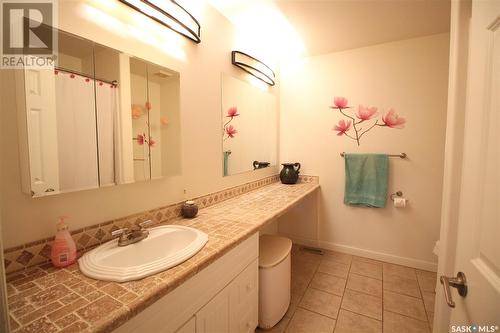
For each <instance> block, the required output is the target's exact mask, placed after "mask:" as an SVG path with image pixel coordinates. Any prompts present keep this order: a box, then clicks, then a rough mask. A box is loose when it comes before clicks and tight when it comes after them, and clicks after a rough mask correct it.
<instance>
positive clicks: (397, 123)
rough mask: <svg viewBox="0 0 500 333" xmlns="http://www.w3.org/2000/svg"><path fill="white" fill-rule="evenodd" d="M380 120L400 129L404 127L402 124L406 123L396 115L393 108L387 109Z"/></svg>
mask: <svg viewBox="0 0 500 333" xmlns="http://www.w3.org/2000/svg"><path fill="white" fill-rule="evenodd" d="M382 121H383V122H384V124H385V126H388V127H391V128H400V129H401V128H404V127H405V125H404V124H405V123H406V119H405V118H403V117H400V116H398V114H397V113H396V112H395V111H394V110H393V109H389V111H388V112H387V113H386V114H385V115H384V116H383V117H382Z"/></svg>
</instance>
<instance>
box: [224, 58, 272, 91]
mask: <svg viewBox="0 0 500 333" xmlns="http://www.w3.org/2000/svg"><path fill="white" fill-rule="evenodd" d="M231 63H232V64H233V65H235V66H237V67H239V68H241V69H243V70H244V71H245V72H247V73H248V74H250V75H252V76H255V77H256V78H258V79H259V80H261V81H264V82H265V83H267V84H268V85H270V86H274V84H275V82H274V80H275V75H274V72H273V70H272V69H271V68H270V67H269V66H268V65H266V64H265V63H263V62H262V61H260V60H258V59H256V58H254V57H252V56H251V55H248V54H246V53H243V52H241V51H233V52H231Z"/></svg>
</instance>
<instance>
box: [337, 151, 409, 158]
mask: <svg viewBox="0 0 500 333" xmlns="http://www.w3.org/2000/svg"><path fill="white" fill-rule="evenodd" d="M340 156H341V157H344V156H345V152H342V153H340ZM387 156H389V157H399V158H407V157H408V155H406V153H401V154H388V155H387Z"/></svg>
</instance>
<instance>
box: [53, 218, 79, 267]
mask: <svg viewBox="0 0 500 333" xmlns="http://www.w3.org/2000/svg"><path fill="white" fill-rule="evenodd" d="M66 218H67V216H60V217H59V223H57V233H56V238H55V239H54V243H53V244H52V253H51V259H52V264H53V265H54V266H56V267H66V266H69V265H71V264H72V263H74V262H75V261H76V245H75V241H74V240H73V237H71V234H70V233H69V231H68V225H67V224H66V222H64V220H65V219H66Z"/></svg>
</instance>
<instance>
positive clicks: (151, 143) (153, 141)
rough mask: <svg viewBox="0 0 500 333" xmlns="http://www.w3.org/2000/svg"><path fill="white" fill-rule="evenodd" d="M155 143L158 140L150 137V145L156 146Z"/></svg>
mask: <svg viewBox="0 0 500 333" xmlns="http://www.w3.org/2000/svg"><path fill="white" fill-rule="evenodd" d="M155 143H156V141H155V140H153V138H152V137H149V142H148V145H149V146H150V147H154V146H155Z"/></svg>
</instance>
